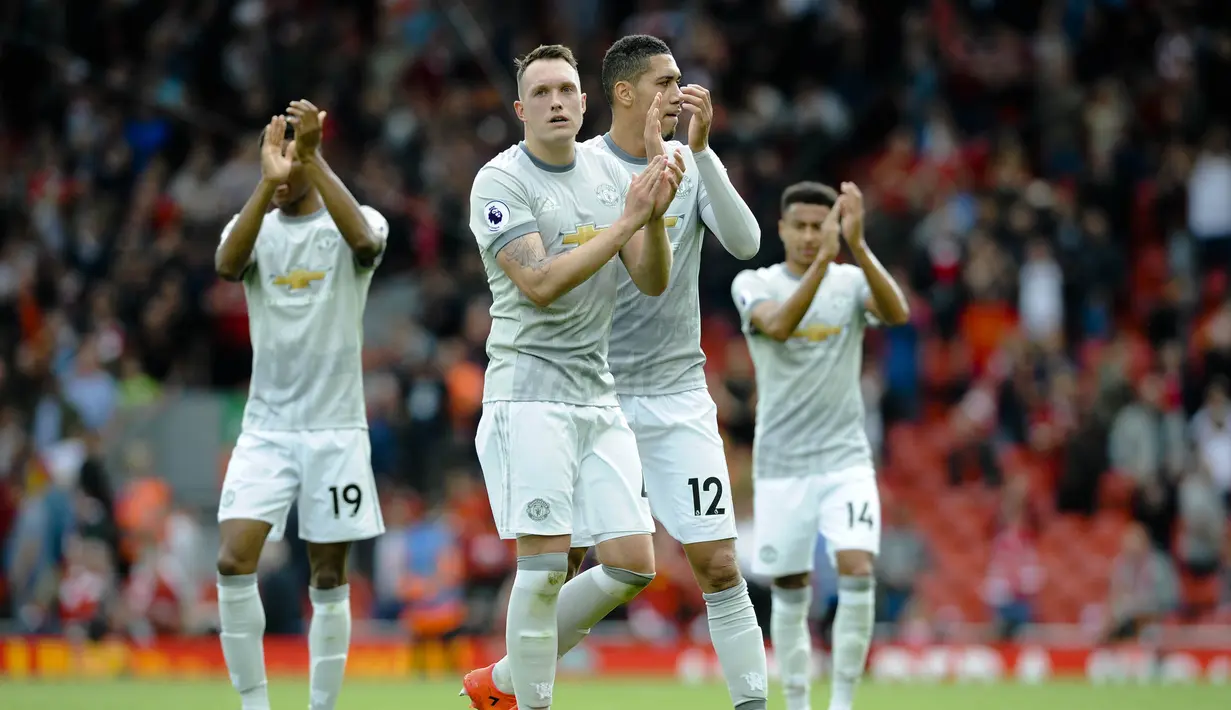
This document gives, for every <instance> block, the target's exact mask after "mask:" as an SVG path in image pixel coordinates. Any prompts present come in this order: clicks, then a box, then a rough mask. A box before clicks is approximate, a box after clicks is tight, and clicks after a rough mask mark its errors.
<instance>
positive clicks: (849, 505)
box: [752, 466, 881, 577]
mask: <svg viewBox="0 0 1231 710" xmlns="http://www.w3.org/2000/svg"><path fill="white" fill-rule="evenodd" d="M753 523H754V526H755V531H756V532H755V537H756V551H757V556H756V559H754V560H753V561H752V569H753V571H754V572H756V573H757V574H761V575H766V576H769V577H784V576H787V575H792V574H800V573H803V572H811V571H812V568H813V559H814V553H815V552H816V535H817V532H818V531H819V532H820V534H821V535H822V536H823V537H824V538H825V549H826V551H827V553H828V554H829V559H830V561H833V560H834V554H835V553H836V552H838V551H841V550H865V551H867V552H871V553H872V554H873V555H876V554H879V553H880V540H881V510H880V491H879V490H878V489H877V487H876V471H875V470H873V469H872V468H871V467H870V466H857V467H854V468H849V469H845V470H842V471H834V472H832V473H824V474H814V475H809V476H801V477H792V478H757V479H755V480H754V481H753Z"/></svg>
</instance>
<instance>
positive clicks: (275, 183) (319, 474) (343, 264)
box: [214, 101, 389, 710]
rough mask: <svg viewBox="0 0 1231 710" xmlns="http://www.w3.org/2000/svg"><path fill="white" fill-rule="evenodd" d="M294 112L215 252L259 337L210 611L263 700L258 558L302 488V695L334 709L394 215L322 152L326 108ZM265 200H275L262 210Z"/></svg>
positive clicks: (233, 662)
mask: <svg viewBox="0 0 1231 710" xmlns="http://www.w3.org/2000/svg"><path fill="white" fill-rule="evenodd" d="M287 113H288V114H289V118H287V117H282V116H278V117H275V118H273V119H271V120H270V122H269V125H268V126H267V127H266V128H265V131H264V133H263V134H262V144H261V181H260V182H259V183H258V184H257V186H256V189H255V190H254V191H253V193H252V196H251V197H249V198H248V202H247V203H246V204H245V205H244V207H243V209H242V210H241V211H240V213H239V214H238V215H236V216H235V217H234V218H233V219H232V220H231V221H230V223H229V224H227V226H226V228H225V229H223V231H222V243H221V244H220V245H219V247H218V251H217V253H216V254H215V257H214V263H215V267H216V269H217V272H218V275H219V276H221V277H222V278H225V279H229V280H234V281H242V282H243V285H244V295H245V297H246V299H247V301H248V318H249V323H250V325H249V328H250V330H251V334H252V352H253V356H252V383H251V386H250V389H249V392H248V403H247V406H245V407H244V419H243V432H242V433H241V434H240V436H239V441H238V442H236V445H235V451H234V452H233V453H232V455H231V461H230V464H229V465H228V466H227V472H226V479H225V481H224V482H223V484H222V499H221V501H220V504H219V507H218V522H219V524H220V527H221V535H222V543H221V546H220V548H219V550H218V613H219V617H220V618H221V621H222V634H221V640H222V652H223V655H224V656H225V658H226V663H227V669H228V670H229V671H230V674H231V682H232V683H233V684H234V686H235V689H236V690H238V691H239V694H240V698H241V700H242V707H243V710H269V697H268V695H267V692H266V681H265V655H264V651H263V647H262V643H263V636H264V633H265V612H264V610H263V609H262V607H261V599H260V596H259V594H258V592H257V580H256V567H257V560H258V559H260V556H261V549H262V548H263V547H264V545H265V540H266V538H267V537H270V536H271V535H272V537H273V539H278V538H280V537H281V536H282V534H283V532H284V529H285V526H286V518H287V513H288V512H289V511H290V507H291V504H292V503H293V502H295V501H296V500H298V502H299V536H300V537H301V538H303V539H304V540H305V541H306V542H307V544H308V561H309V564H310V566H311V580H310V587H309V589H308V594H309V597H310V598H311V600H312V611H313V613H312V623H311V626H310V627H309V630H308V649H309V655H310V658H311V671H310V680H309V683H310V685H311V700H310V708H311V710H333V708H334V706H335V704H336V703H337V700H338V692H339V691H340V690H341V687H342V674H343V671H344V669H345V667H346V654H347V651H348V649H349V647H350V631H351V618H350V594H349V587H348V586H347V583H346V558H347V553H348V551H349V549H350V543H351V542H353V541H356V540H365V539H368V538H372V537H376V536H377V535H380V534H381V533H383V532H384V531H385V526H384V522H383V520H382V519H381V514H380V506H379V505H378V503H377V498H376V483H375V479H374V478H373V475H372V466H371V450H370V444H369V440H368V422H367V415H366V411H365V409H364V399H363V365H362V361H361V357H360V355H361V351H362V349H363V309H364V304H365V303H366V302H367V297H368V287H369V286H370V285H371V283H372V271H373V269H375V268H376V266H377V264H378V263H379V262H380V257H381V254H382V253H383V251H384V248H385V241H386V238H387V236H388V233H389V224H388V222H386V221H385V218H384V217H382V216H381V215H380V214H379V213H378V212H377V211H376V210H374V209H372V208H370V207H366V206H360V205H359V203H358V202H356V201H355V198H354V197H352V196H351V194H350V192H349V191H348V190H347V189H346V186H345V185H343V184H342V181H341V180H339V179H338V176H337V175H335V174H334V173H333V171H332V170H330V168H329V165H328V164H327V163H326V162H325V159H324V158H323V157H322V156H321V153H320V145H321V127H322V125H323V124H324V121H325V116H326V114H325V112H323V111H320V110H319V109H317V108H316V107H315V106H313V105H312V104H311V103H309V102H307V101H294V102H292V103H291V105H290V107H289V108H288V109H287ZM288 124H289V126H288ZM292 131H293V136H291V135H289V133H290V132H292ZM270 202H272V203H273V205H274V207H276V208H277V209H275V210H273V211H270V212H266V209H267V208H268V206H269V204H270Z"/></svg>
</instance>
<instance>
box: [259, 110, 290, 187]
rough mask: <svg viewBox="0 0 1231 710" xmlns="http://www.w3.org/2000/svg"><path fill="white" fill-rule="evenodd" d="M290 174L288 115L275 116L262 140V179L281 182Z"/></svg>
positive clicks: (266, 127) (270, 120) (266, 128)
mask: <svg viewBox="0 0 1231 710" xmlns="http://www.w3.org/2000/svg"><path fill="white" fill-rule="evenodd" d="M290 174H291V156H289V155H287V154H286V117H285V116H274V117H273V118H271V119H269V125H268V126H265V136H264V138H263V140H262V141H261V179H262V180H265V181H266V182H270V183H277V184H281V183H283V182H286V179H287V177H289V176H290Z"/></svg>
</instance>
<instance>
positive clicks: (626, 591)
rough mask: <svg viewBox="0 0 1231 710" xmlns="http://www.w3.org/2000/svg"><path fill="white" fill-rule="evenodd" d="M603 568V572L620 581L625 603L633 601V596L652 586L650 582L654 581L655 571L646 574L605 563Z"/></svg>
mask: <svg viewBox="0 0 1231 710" xmlns="http://www.w3.org/2000/svg"><path fill="white" fill-rule="evenodd" d="M602 570H603V574H605V575H607V576H608V577H609V578H611V579H612V580H613V581H615V582H618V583H619V585H618V587H617V588H618V589H619V590H620V592H619V593H620V594H621V595H622V597H623V599H622V602H623V603H627V602H629V601H631V600H632V598H633V597H635V596H637V595H638V594H640V593H641V590H643V589H645V588H646V587H648V586H650V583H651V582H653V581H654V573H653V572H651V573H649V574H644V573H641V572H633V571H630V570H626V569H620V568H618V567H608V566H607V565H603V567H602Z"/></svg>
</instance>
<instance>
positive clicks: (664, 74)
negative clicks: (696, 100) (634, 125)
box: [633, 54, 683, 140]
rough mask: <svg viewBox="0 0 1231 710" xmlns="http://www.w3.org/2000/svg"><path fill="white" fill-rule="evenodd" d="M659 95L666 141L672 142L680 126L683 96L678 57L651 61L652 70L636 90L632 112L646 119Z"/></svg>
mask: <svg viewBox="0 0 1231 710" xmlns="http://www.w3.org/2000/svg"><path fill="white" fill-rule="evenodd" d="M660 92H661V93H662V95H663V99H662V104H661V108H662V127H663V138H665V139H666V140H671V139H672V138H673V137H674V136H675V129H676V128H677V127H678V126H679V125H680V111H681V110H682V108H683V103H682V98H681V97H682V96H683V94H681V93H680V68H679V66H678V65H677V64H676V63H675V57H673V56H671V55H670V54H660V55H658V56H656V57H650V68H649V69H647V70H646V71H645V73H644V74H642V75H641V77H640V78H638V79H637V83H636V84H635V85H634V86H633V110H634V111H636V113H637V115H638V116H641V117H642V118H643V119H644V118H645V115H646V113H648V112H649V110H650V106H652V105H653V104H654V96H655V95H656V94H658V93H660Z"/></svg>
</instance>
